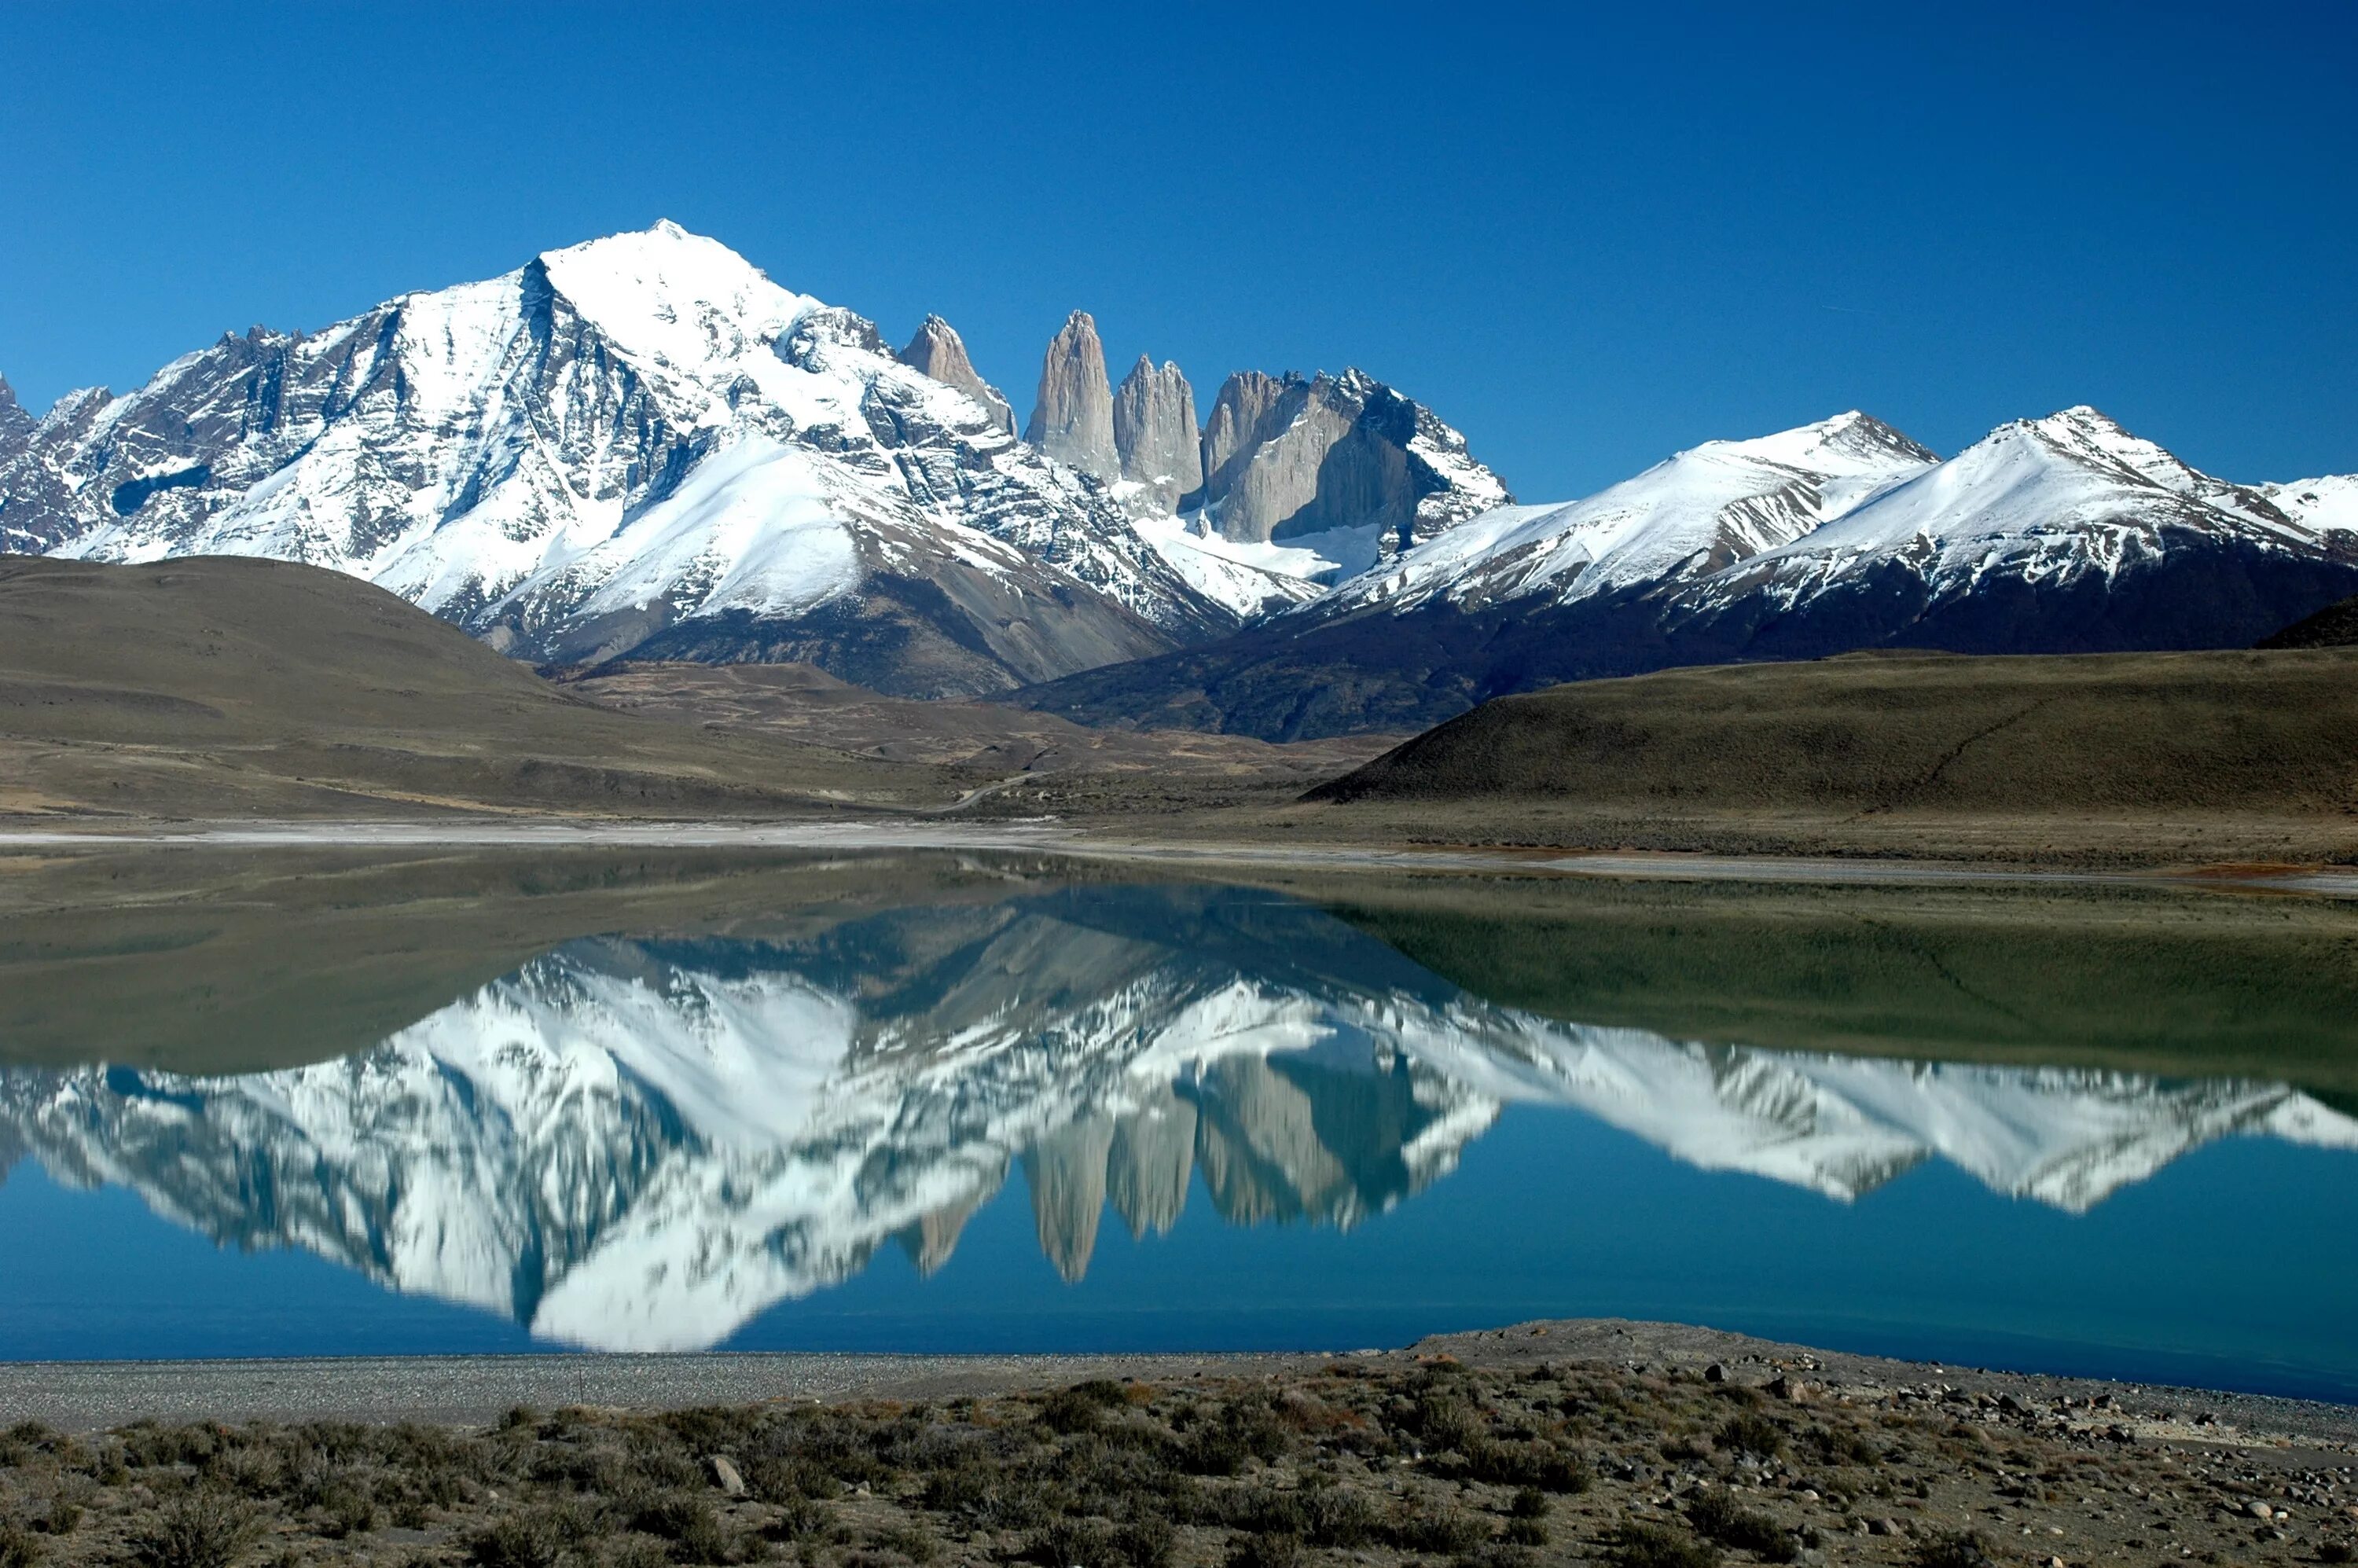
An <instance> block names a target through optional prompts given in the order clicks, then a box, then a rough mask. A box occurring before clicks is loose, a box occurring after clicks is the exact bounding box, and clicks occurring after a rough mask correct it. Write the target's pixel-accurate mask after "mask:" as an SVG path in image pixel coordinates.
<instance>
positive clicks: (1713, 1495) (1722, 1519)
mask: <svg viewBox="0 0 2358 1568" xmlns="http://www.w3.org/2000/svg"><path fill="white" fill-rule="evenodd" d="M1687 1523H1688V1524H1689V1525H1691V1526H1693V1529H1694V1532H1695V1533H1696V1534H1697V1535H1700V1536H1702V1537H1704V1539H1705V1540H1707V1541H1717V1542H1719V1544H1720V1545H1722V1546H1732V1547H1734V1548H1736V1550H1737V1551H1739V1552H1752V1553H1754V1554H1756V1555H1757V1556H1758V1557H1759V1558H1760V1560H1761V1561H1762V1562H1764V1563H1790V1562H1792V1561H1793V1560H1794V1559H1795V1558H1797V1557H1799V1556H1800V1555H1801V1543H1800V1542H1799V1541H1796V1540H1795V1539H1794V1537H1793V1532H1792V1531H1791V1530H1787V1529H1786V1528H1785V1527H1784V1526H1783V1525H1781V1524H1779V1523H1778V1522H1777V1521H1776V1520H1775V1519H1770V1518H1769V1517H1768V1515H1767V1514H1764V1513H1755V1512H1754V1511H1752V1510H1751V1509H1747V1508H1744V1507H1742V1506H1741V1505H1739V1504H1738V1503H1737V1502H1736V1500H1735V1499H1734V1498H1730V1497H1729V1496H1728V1495H1727V1494H1726V1493H1725V1492H1723V1491H1709V1492H1702V1493H1698V1494H1697V1495H1696V1496H1695V1498H1694V1500H1693V1502H1691V1503H1689V1504H1688V1505H1687Z"/></svg>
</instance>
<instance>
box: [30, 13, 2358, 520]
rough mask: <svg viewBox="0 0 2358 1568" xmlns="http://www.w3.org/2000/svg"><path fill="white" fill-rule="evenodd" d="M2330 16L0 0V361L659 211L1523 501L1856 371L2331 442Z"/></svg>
mask: <svg viewBox="0 0 2358 1568" xmlns="http://www.w3.org/2000/svg"><path fill="white" fill-rule="evenodd" d="M2353 72H2358V5H2353V4H2351V3H2349V0H2332V3H2325V4H2317V5H2305V6H2295V5H2270V4H2265V3H2256V4H2249V3H2247V4H2235V5H2226V4H2220V5H2210V6H2203V7H2195V8H2185V9H2180V8H2177V7H2173V6H2169V5H2121V6H2117V7H2112V6H2095V5H2090V6H2076V7H2059V6H2053V5H2043V4H2042V5H2019V6H2009V5H1997V4H1985V5H1957V6H1948V7H1944V6H1918V5H1889V4H1884V5H1875V6H1861V7H1857V8H1855V9H1851V8H1844V7H1839V6H1832V5H1808V6H1804V5H1769V4H1758V5H1742V6H1737V5H1729V6H1725V7H1715V6H1704V7H1689V6H1684V5H1676V4H1649V5H1636V6H1629V5H1615V6H1611V7H1606V8H1601V9H1600V10H1599V11H1597V12H1596V13H1595V14H1592V15H1586V16H1584V15H1581V14H1580V13H1579V11H1578V10H1577V8H1574V7H1571V6H1550V7H1533V8H1531V9H1529V10H1515V9H1505V8H1491V7H1486V6H1481V5H1421V6H1413V7H1402V8H1399V9H1393V8H1390V7H1386V6H1381V5H1358V4H1354V5H1332V6H1324V7H1321V6H1291V5H1273V4H1269V3H1268V0H1261V3H1260V4H1257V5H1249V6H1243V7H1235V8H1230V7H1215V6H1197V5H1176V4H1164V5H1099V6H1087V7H1073V8H1068V9H1067V8H1049V7H1045V6H1035V5H1023V4H1012V5H1010V4H997V5H984V6H968V7H959V8H955V9H954V8H952V7H950V6H947V5H938V6H933V5H907V6H898V5H842V4H837V5H827V6H825V7H808V8H797V7H793V6H784V5H776V6H773V5H760V6H756V5H746V6H742V7H730V6H687V7H672V6H654V5H632V6H627V7H614V8H603V9H601V8H597V7H592V6H585V5H567V6H563V7H557V6H549V7H546V8H537V7H533V6H529V5H521V4H503V5H469V6H463V7H449V8H441V7H437V6H433V5H424V4H401V5H381V6H379V5H308V6H302V7H295V6H285V7H280V6H268V5H239V6H223V7H220V8H217V9H208V8H205V7H202V6H198V5H174V6H166V5H160V4H159V5H135V6H109V5H98V4H70V5H69V4H37V3H35V0H0V373H5V374H6V375H7V376H8V377H9V379H10V380H11V381H13V382H14V383H15V384H16V386H17V388H18V389H19V391H20V393H21V394H22V395H23V396H24V398H25V400H26V402H27V405H28V406H32V407H34V408H35V409H36V410H37V411H38V409H39V408H41V407H44V406H47V404H48V403H49V400H51V399H52V398H54V397H55V396H56V395H58V394H59V393H60V392H63V391H65V390H66V389H67V388H69V387H71V386H77V385H85V384H93V383H104V384H110V385H114V386H116V387H118V388H122V387H126V386H130V385H134V384H137V383H138V382H139V381H141V380H143V379H145V377H146V375H147V374H148V373H150V372H152V371H153V370H154V369H155V368H156V367H157V366H158V365H160V364H161V363H162V362H164V361H166V360H167V359H168V358H170V357H171V356H173V355H175V354H177V353H179V352H182V351H187V350H189V349H192V348H195V347H198V346H200V345H201V344H203V343H204V342H206V341H210V340H211V338H213V337H214V336H216V335H217V334H219V333H220V332H221V331H222V330H224V329H232V328H235V329H243V327H245V326H247V325H248V324H250V323H253V322H256V321H262V322H267V323H269V324H271V325H274V326H279V327H286V328H316V327H319V326H322V325H325V324H326V323H328V322H330V321H331V320H334V319H337V318H339V317H341V316H345V315H349V314H351V313H352V312H354V311H357V310H360V309H362V308H365V307H367V306H368V305H370V304H372V303H373V302H375V301H377V300H378V299H381V298H384V297H387V296H390V295H393V294H396V293H399V292H401V291H403V290H406V289H410V288H417V287H436V286H439V285H443V284H448V283H452V282H456V281H459V280H460V279H464V278H471V277H481V276H492V275H494V274H497V273H500V272H503V271H506V270H507V269H509V268H511V267H513V266H515V265H518V264H520V263H521V262H522V261H524V260H525V258H527V257H528V256H530V255H531V254H534V253H535V252H536V251H539V250H542V249H546V248H549V247H551V246H555V245H559V244H565V243H571V242H573V241H576V240H579V239H584V238H587V237H589V236H590V235H593V234H598V233H603V232H611V231H614V230H617V229H623V228H635V227H641V226H644V224H646V223H648V222H652V221H654V219H655V218H657V217H670V218H673V219H675V220H676V221H678V222H682V223H684V224H686V225H687V226H688V227H689V228H692V229H696V230H698V231H700V232H706V233H710V234H713V235H716V236H718V237H719V238H720V239H722V240H724V241H726V242H727V243H730V245H733V246H734V247H736V248H737V249H738V250H740V251H741V252H742V253H744V254H746V255H747V256H749V257H751V258H752V260H753V261H754V262H756V263H757V264H758V265H761V266H763V268H765V269H766V270H768V271H769V273H770V274H771V275H772V276H773V277H775V278H777V279H778V280H779V281H780V282H781V283H784V284H786V285H787V286H789V287H795V288H798V289H802V290H805V291H806V292H809V293H813V294H816V295H818V296H819V297H822V298H825V299H827V300H829V301H830V302H834V303H838V304H842V305H847V306H849V307H851V308H854V309H857V310H859V311H860V312H862V313H863V314H866V315H869V316H871V317H873V318H875V319H877V320H878V322H879V323H880V324H881V325H882V327H883V329H884V330H885V331H886V333H887V334H888V335H890V336H892V338H894V339H895V340H896V341H898V340H900V339H902V338H903V337H905V335H906V334H907V333H908V331H909V330H910V329H911V328H912V327H913V326H914V323H915V321H916V319H917V318H918V317H919V316H920V315H921V314H923V313H924V312H925V311H926V310H937V311H939V312H941V313H942V314H943V315H945V316H946V317H947V318H949V319H950V320H951V321H953V322H954V323H956V324H957V327H958V328H959V329H960V330H962V331H963V332H964V333H965V334H966V337H967V339H968V343H969V345H970V346H971V347H972V349H973V351H974V353H975V357H976V359H977V361H978V362H979V364H980V365H981V367H982V369H983V372H984V373H985V374H987V375H989V376H990V377H992V378H993V379H994V380H996V381H998V382H1000V383H1001V384H1002V385H1004V386H1005V387H1006V388H1007V389H1008V391H1009V392H1010V394H1011V395H1012V396H1013V398H1014V400H1015V402H1016V403H1017V405H1018V406H1019V411H1021V410H1024V409H1028V408H1029V406H1030V404H1031V401H1032V392H1033V385H1034V383H1035V381H1036V378H1037V375H1038V366H1039V352H1040V349H1041V346H1042V344H1043V343H1044V341H1045V340H1046V338H1047V336H1048V334H1049V333H1050V332H1051V331H1052V330H1054V329H1055V326H1056V325H1057V323H1058V322H1059V321H1060V320H1061V319H1062V318H1063V316H1064V314H1065V311H1066V310H1067V309H1070V308H1073V307H1075V306H1081V307H1085V308H1088V309H1090V310H1092V311H1094V312H1095V313H1096V315H1097V317H1098V322H1099V324H1100V326H1101V327H1102V329H1103V330H1104V331H1105V334H1106V337H1107V344H1108V351H1109V355H1110V356H1111V357H1113V359H1114V360H1115V362H1116V373H1117V375H1118V374H1119V373H1120V368H1121V366H1122V365H1123V364H1125V363H1126V362H1128V361H1129V360H1130V359H1132V358H1134V357H1135V356H1136V355H1137V354H1138V353H1139V352H1140V351H1141V350H1143V351H1151V352H1152V353H1153V354H1154V355H1155V357H1156V358H1157V359H1158V360H1159V359H1162V358H1165V357H1169V358H1175V359H1177V360H1178V361H1179V362H1180V363H1181V364H1182V365H1183V366H1184V368H1185V369H1186V371H1187V373H1188V374H1189V376H1190V377H1191V378H1192V379H1193V380H1194V381H1195V384H1196V385H1197V388H1198V393H1199V397H1200V399H1201V400H1202V401H1203V402H1204V403H1205V404H1206V405H1208V402H1209V399H1210V395H1211V391H1212V388H1213V387H1214V386H1215V385H1216V384H1217V382H1218V380H1219V378H1220V377H1221V375H1223V374H1224V373H1227V372H1228V371H1229V370H1231V369H1235V368H1238V367H1241V366H1259V367H1262V368H1266V369H1271V370H1277V369H1282V368H1287V367H1299V368H1304V369H1308V368H1314V367H1320V366H1324V367H1327V368H1340V367H1341V366H1342V365H1343V364H1345V363H1347V362H1351V363H1357V364H1360V365H1362V366H1364V367H1366V368H1367V369H1368V370H1369V371H1370V372H1372V373H1375V374H1378V375H1379V376H1382V377H1384V378H1385V379H1387V380H1390V381H1392V382H1395V383H1396V384H1399V385H1401V387H1403V388H1404V389H1406V390H1408V391H1409V392H1411V393H1412V394H1413V395H1416V396H1418V397H1421V398H1422V399H1424V400H1425V401H1427V402H1428V403H1430V404H1432V405H1433V406H1434V407H1435V408H1436V409H1437V410H1438V411H1439V412H1440V413H1441V414H1442V415H1443V416H1444V417H1445V418H1447V419H1449V420H1451V421H1452V422H1453V423H1455V424H1456V425H1458V426H1459V427H1462V428H1463V429H1465V430H1466V432H1467V434H1468V435H1469V437H1470V438H1471V439H1472V441H1473V444H1474V449H1475V450H1476V453H1477V454H1478V455H1480V456H1482V457H1484V458H1485V459H1487V460H1489V461H1490V462H1491V463H1492V464H1493V465H1494V466H1496V467H1497V468H1498V469H1499V470H1501V471H1502V472H1503V473H1504V474H1505V475H1506V477H1507V479H1508V481H1509V483H1510V484H1512V485H1513V486H1514V487H1515V488H1516V490H1517V491H1518V492H1520V494H1521V495H1522V496H1523V497H1524V498H1526V499H1531V500H1538V499H1546V498H1553V497H1559V496H1567V495H1573V494H1578V493H1581V492H1585V491H1588V490H1592V489H1595V488H1596V487H1597V486H1599V485H1602V484H1605V483H1607V482H1610V481H1613V480H1615V479H1617V478H1620V477H1622V476H1624V475H1626V474H1628V473H1629V472H1632V471H1634V470H1637V469H1639V468H1640V467H1642V466H1644V465H1645V464H1647V463H1649V462H1651V461H1652V460H1655V459H1657V458H1660V457H1661V456H1662V455H1664V454H1666V453H1667V452H1669V451H1671V450H1672V449H1676V448H1679V447H1683V446H1689V445H1692V444H1693V443H1694V442H1696V441H1699V440H1704V439H1706V438H1712V437H1715V436H1742V435H1749V434H1757V433H1759V432H1762V431H1766V430H1769V429H1773V428H1778V427H1783V426H1786V425H1790V424H1794V423H1797V422H1800V421H1802V420H1805V419H1809V418H1814V417H1818V416H1823V415H1825V414H1828V413H1832V412H1834V411H1836V410H1839V409H1842V408H1845V407H1850V406H1861V407H1865V408H1866V409H1868V410H1869V411H1871V412H1874V413H1877V414H1879V415H1881V416H1883V417H1885V418H1887V419H1889V420H1891V421H1892V422H1894V423H1895V424H1898V425H1899V426H1900V427H1902V428H1905V429H1907V430H1909V432H1910V433H1912V434H1914V435H1915V436H1917V437H1918V438H1920V439H1921V440H1923V441H1926V442H1927V443H1929V444H1931V445H1932V446H1934V447H1937V448H1939V449H1942V450H1943V451H1949V450H1953V449H1956V448H1957V447H1959V446H1961V445H1963V444H1964V443H1966V442H1969V441H1971V440H1972V439H1974V438H1976V437H1978V436H1979V435H1980V434H1982V433H1983V432H1984V431H1985V430H1986V429H1987V428H1988V427H1990V426H1992V425H1994V424H1996V423H1997V422H1999V421H2001V420H2004V419H2007V418H2013V417H2017V416H2025V415H2036V414H2042V413H2046V412H2048V411H2050V410H2051V409H2053V408H2055V407H2059V406H2064V405H2067V404H2071V403H2076V402H2088V403H2093V404H2096V405H2097V406H2101V407H2103V408H2104V409H2106V410H2107V411H2109V412H2111V413H2113V414H2114V415H2115V416H2118V417H2120V418H2121V419H2123V420H2124V421H2125V422H2126V423H2127V424H2128V425H2129V426H2130V427H2132V428H2135V429H2137V430H2139V431H2140V432H2142V433H2144V434H2147V435H2149V436H2151V437H2153V438H2156V439H2158V440H2160V441H2161V442H2163V443H2164V444H2165V445H2167V446H2169V447H2171V448H2173V449H2176V450H2177V451H2179V452H2180V454H2181V455H2183V456H2184V457H2186V458H2187V459H2188V460H2190V461H2192V462H2194V463H2196V464H2197V465H2198V466H2201V467H2203V468H2206V469H2210V470H2214V471H2218V472H2222V473H2224V474H2226V475H2229V476H2231V477H2235V478H2242V479H2263V478H2290V477H2296V476H2306V475H2309V474H2314V473H2318V472H2327V471H2352V470H2358V254H2353V251H2354V250H2358V247H2353V240H2358V200H2353V197H2358V112H2353V107H2352V98H2353V86H2352V83H2353Z"/></svg>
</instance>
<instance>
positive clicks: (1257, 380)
mask: <svg viewBox="0 0 2358 1568" xmlns="http://www.w3.org/2000/svg"><path fill="white" fill-rule="evenodd" d="M1296 379H1298V378H1296ZM1288 384H1289V383H1288V382H1284V381H1280V380H1279V379H1278V378H1277V377H1275V376H1273V375H1263V374H1262V373H1260V372H1259V371H1257V370H1240V371H1238V372H1237V373H1235V374H1233V375H1231V376H1229V377H1228V380H1226V381H1224V382H1222V383H1220V390H1219V392H1218V393H1217V395H1215V396H1214V397H1213V399H1212V416H1211V418H1210V419H1209V420H1207V421H1206V423H1205V426H1204V460H1203V464H1202V468H1203V473H1204V494H1202V495H1195V496H1191V497H1189V498H1188V503H1189V504H1190V505H1191V506H1200V505H1202V504H1203V503H1204V502H1205V501H1206V499H1207V498H1209V497H1212V496H1225V495H1227V494H1228V492H1229V491H1231V490H1233V489H1235V488H1236V483H1237V478H1238V474H1240V473H1241V472H1242V471H1243V470H1244V466H1245V465H1246V464H1247V463H1249V462H1250V461H1251V460H1252V456H1253V453H1255V452H1256V451H1258V450H1260V448H1261V445H1262V444H1263V443H1264V442H1266V441H1268V440H1270V439H1271V438H1273V437H1274V436H1276V435H1277V433H1278V432H1279V431H1280V430H1281V429H1282V428H1283V425H1282V423H1280V422H1279V421H1278V419H1277V406H1278V402H1279V400H1280V399H1281V398H1282V397H1283V396H1284V395H1285V391H1286V387H1287V385H1288Z"/></svg>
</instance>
